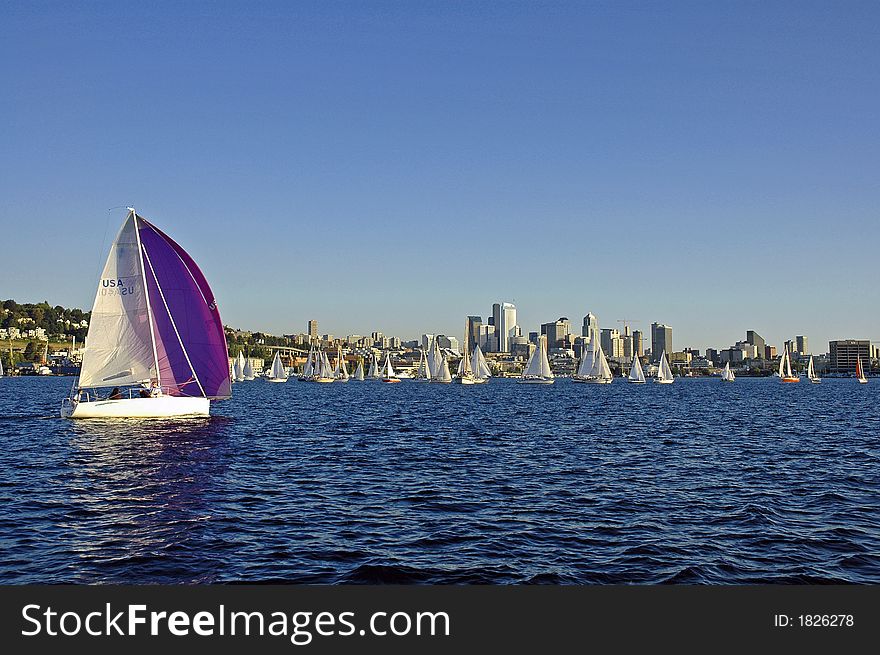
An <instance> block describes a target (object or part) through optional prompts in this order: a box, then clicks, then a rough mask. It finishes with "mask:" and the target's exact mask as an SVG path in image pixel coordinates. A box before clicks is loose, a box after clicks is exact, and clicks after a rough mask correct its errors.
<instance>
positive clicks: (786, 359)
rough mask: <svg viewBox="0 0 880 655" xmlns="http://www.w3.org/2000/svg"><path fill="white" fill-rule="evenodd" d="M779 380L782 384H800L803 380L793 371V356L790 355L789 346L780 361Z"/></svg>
mask: <svg viewBox="0 0 880 655" xmlns="http://www.w3.org/2000/svg"><path fill="white" fill-rule="evenodd" d="M779 380H780V382H800V381H801V379H800V378H799V377H798V376H797V375H795V374H794V371H792V370H791V356H790V355H789V354H788V346H786V347H785V352H784V353H783V354H782V358H781V359H780V360H779Z"/></svg>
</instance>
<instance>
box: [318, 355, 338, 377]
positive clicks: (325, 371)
mask: <svg viewBox="0 0 880 655" xmlns="http://www.w3.org/2000/svg"><path fill="white" fill-rule="evenodd" d="M314 381H315V382H321V383H324V384H327V383H329V382H336V376H335V375H333V369H332V368H331V367H330V360H329V359H328V358H327V353H326V352H324V351H323V350H321V351H319V352H318V371H317V375H316V376H315V377H314Z"/></svg>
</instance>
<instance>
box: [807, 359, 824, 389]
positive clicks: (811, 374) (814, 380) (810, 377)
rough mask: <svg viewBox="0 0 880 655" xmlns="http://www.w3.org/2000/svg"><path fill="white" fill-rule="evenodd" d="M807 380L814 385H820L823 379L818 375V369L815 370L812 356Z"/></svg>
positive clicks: (808, 364)
mask: <svg viewBox="0 0 880 655" xmlns="http://www.w3.org/2000/svg"><path fill="white" fill-rule="evenodd" d="M807 379H808V380H809V381H810V382H812V383H813V384H819V383H820V382H821V381H822V378H820V377H819V376H818V375H817V374H816V369H815V368H813V356H812V355H810V361H809V362H807Z"/></svg>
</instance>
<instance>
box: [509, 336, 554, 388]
mask: <svg viewBox="0 0 880 655" xmlns="http://www.w3.org/2000/svg"><path fill="white" fill-rule="evenodd" d="M518 381H519V382H520V383H522V384H553V383H554V382H555V381H556V380H555V377H554V375H553V371H552V370H550V360H548V359H547V337H546V336H545V335H543V334H542V335H541V336H540V337H538V347H537V348H535V351H534V352H533V353H532V356H531V357H529V361H528V363H526V367H525V369H524V370H523V373H522V377H520V379H519V380H518Z"/></svg>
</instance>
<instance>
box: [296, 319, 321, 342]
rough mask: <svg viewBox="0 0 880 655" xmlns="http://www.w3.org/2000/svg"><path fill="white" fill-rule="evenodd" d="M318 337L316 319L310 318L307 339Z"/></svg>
mask: <svg viewBox="0 0 880 655" xmlns="http://www.w3.org/2000/svg"><path fill="white" fill-rule="evenodd" d="M300 325H302V324H300ZM317 338H318V321H316V320H314V319H312V320H311V321H309V340H311V339H317Z"/></svg>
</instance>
